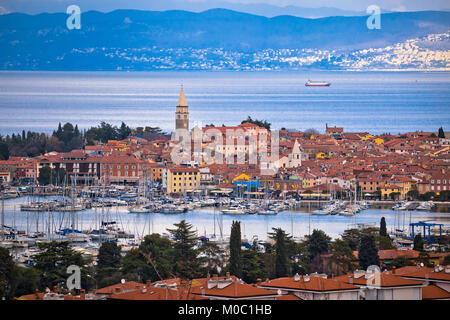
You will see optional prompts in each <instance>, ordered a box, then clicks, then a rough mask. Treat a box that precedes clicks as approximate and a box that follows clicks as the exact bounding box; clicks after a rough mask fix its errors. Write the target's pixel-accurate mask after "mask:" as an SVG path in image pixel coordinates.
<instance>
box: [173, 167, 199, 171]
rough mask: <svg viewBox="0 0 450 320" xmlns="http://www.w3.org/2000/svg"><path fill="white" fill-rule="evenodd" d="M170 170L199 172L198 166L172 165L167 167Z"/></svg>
mask: <svg viewBox="0 0 450 320" xmlns="http://www.w3.org/2000/svg"><path fill="white" fill-rule="evenodd" d="M169 170H170V172H200V171H199V170H198V168H192V167H173V168H169Z"/></svg>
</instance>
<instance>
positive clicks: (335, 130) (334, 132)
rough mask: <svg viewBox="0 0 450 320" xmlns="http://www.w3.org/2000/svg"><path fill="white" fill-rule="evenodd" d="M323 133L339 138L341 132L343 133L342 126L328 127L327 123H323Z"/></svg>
mask: <svg viewBox="0 0 450 320" xmlns="http://www.w3.org/2000/svg"><path fill="white" fill-rule="evenodd" d="M325 133H326V134H327V136H332V137H337V138H340V137H341V136H342V134H343V133H344V128H339V127H336V126H334V127H329V126H328V123H327V124H326V125H325Z"/></svg>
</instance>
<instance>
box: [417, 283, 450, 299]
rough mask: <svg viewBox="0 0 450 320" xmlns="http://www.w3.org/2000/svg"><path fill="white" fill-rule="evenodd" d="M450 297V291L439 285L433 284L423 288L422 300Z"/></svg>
mask: <svg viewBox="0 0 450 320" xmlns="http://www.w3.org/2000/svg"><path fill="white" fill-rule="evenodd" d="M438 299H450V292H447V290H444V289H442V288H440V287H438V286H435V285H431V286H425V287H423V288H422V300H438Z"/></svg>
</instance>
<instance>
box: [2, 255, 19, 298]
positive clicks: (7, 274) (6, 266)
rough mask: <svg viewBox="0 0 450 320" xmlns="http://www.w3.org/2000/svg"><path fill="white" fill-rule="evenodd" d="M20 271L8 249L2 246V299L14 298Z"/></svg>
mask: <svg viewBox="0 0 450 320" xmlns="http://www.w3.org/2000/svg"><path fill="white" fill-rule="evenodd" d="M17 281H18V272H17V268H16V264H15V263H14V260H13V257H12V256H11V255H10V254H9V251H8V249H5V248H3V247H0V299H3V298H5V299H12V298H13V297H14V291H15V289H16V286H17Z"/></svg>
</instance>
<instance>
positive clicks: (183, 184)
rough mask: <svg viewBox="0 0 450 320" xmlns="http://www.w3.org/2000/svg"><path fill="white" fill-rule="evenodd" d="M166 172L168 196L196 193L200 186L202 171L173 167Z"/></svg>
mask: <svg viewBox="0 0 450 320" xmlns="http://www.w3.org/2000/svg"><path fill="white" fill-rule="evenodd" d="M165 171H166V175H165V178H166V180H167V181H166V183H165V185H166V188H167V193H168V194H183V193H185V192H186V193H191V192H194V191H195V190H196V189H197V188H198V187H199V186H200V171H199V169H198V168H191V167H172V168H168V169H165Z"/></svg>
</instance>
